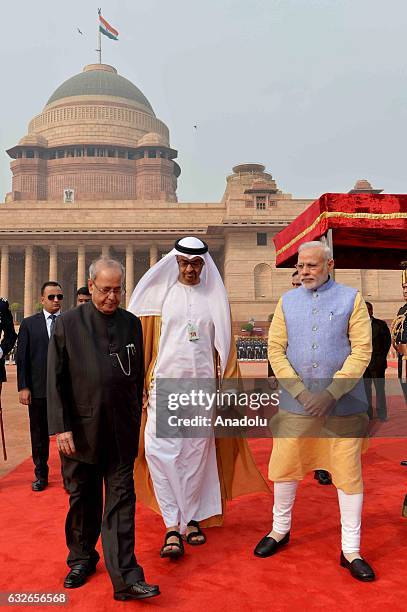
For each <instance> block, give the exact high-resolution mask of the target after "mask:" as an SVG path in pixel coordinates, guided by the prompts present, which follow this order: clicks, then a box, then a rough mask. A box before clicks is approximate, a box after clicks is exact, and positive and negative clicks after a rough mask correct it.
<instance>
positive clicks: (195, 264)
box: [177, 259, 204, 270]
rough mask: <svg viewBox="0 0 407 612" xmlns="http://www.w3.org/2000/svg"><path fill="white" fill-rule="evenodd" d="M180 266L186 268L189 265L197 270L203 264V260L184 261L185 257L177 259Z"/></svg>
mask: <svg viewBox="0 0 407 612" xmlns="http://www.w3.org/2000/svg"><path fill="white" fill-rule="evenodd" d="M177 262H178V265H179V267H180V268H188V266H191V267H192V268H193V269H194V270H199V269H200V268H202V266H203V265H204V261H203V260H202V259H201V261H185V259H177Z"/></svg>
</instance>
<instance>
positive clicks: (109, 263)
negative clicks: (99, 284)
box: [89, 257, 125, 282]
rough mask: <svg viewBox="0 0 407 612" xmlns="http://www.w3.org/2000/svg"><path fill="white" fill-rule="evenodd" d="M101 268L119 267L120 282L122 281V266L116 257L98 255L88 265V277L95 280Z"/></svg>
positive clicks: (123, 271) (123, 273)
mask: <svg viewBox="0 0 407 612" xmlns="http://www.w3.org/2000/svg"><path fill="white" fill-rule="evenodd" d="M102 268H117V269H119V270H120V273H121V275H122V282H123V281H124V275H125V270H124V267H123V266H122V264H121V263H120V261H117V259H112V258H111V257H98V258H97V259H94V260H93V261H92V263H91V264H90V266H89V278H90V279H92V280H93V281H94V280H96V276H97V273H98V272H100V270H101V269H102Z"/></svg>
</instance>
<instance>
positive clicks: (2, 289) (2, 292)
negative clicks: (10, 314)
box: [0, 245, 9, 299]
mask: <svg viewBox="0 0 407 612" xmlns="http://www.w3.org/2000/svg"><path fill="white" fill-rule="evenodd" d="M0 277H1V285H0V297H4V298H6V299H8V277H9V248H8V245H4V246H2V247H1V271H0Z"/></svg>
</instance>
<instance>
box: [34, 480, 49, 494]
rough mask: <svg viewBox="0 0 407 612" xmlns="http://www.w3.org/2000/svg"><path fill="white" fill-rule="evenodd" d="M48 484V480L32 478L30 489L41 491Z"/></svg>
mask: <svg viewBox="0 0 407 612" xmlns="http://www.w3.org/2000/svg"><path fill="white" fill-rule="evenodd" d="M47 486H48V480H44V479H43V478H38V480H34V482H32V483H31V489H32V490H33V491H43V490H44V489H46V488H47Z"/></svg>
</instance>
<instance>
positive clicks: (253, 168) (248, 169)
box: [232, 164, 266, 174]
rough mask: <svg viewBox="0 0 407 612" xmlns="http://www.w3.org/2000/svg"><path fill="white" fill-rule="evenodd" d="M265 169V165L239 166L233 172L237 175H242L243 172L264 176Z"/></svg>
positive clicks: (234, 167)
mask: <svg viewBox="0 0 407 612" xmlns="http://www.w3.org/2000/svg"><path fill="white" fill-rule="evenodd" d="M265 169H266V167H265V166H263V164H239V165H238V166H233V168H232V171H233V172H234V173H235V174H240V173H241V172H250V173H252V174H253V173H255V174H262V173H263V172H264V171H265Z"/></svg>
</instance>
